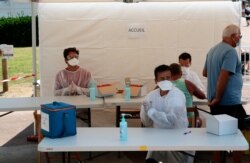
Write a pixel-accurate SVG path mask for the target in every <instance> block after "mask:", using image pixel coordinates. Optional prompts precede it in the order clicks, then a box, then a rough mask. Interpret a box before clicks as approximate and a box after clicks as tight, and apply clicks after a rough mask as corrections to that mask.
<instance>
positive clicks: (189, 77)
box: [182, 70, 206, 92]
mask: <svg viewBox="0 0 250 163" xmlns="http://www.w3.org/2000/svg"><path fill="white" fill-rule="evenodd" d="M182 77H183V78H184V79H185V80H188V81H191V82H192V83H193V84H194V85H195V86H196V87H197V88H199V89H200V90H201V91H203V92H206V89H205V87H204V85H203V84H202V82H201V80H200V78H199V76H198V74H197V73H196V72H194V71H192V70H189V71H188V72H187V74H185V75H183V76H182Z"/></svg>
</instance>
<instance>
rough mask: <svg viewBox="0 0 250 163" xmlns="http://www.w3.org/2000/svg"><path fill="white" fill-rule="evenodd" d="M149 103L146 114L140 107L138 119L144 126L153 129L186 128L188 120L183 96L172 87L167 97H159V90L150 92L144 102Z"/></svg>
mask: <svg viewBox="0 0 250 163" xmlns="http://www.w3.org/2000/svg"><path fill="white" fill-rule="evenodd" d="M144 101H147V102H149V103H150V102H151V104H152V105H151V107H150V109H149V110H148V113H147V112H146V111H145V109H144V106H143V105H142V106H141V112H140V117H141V121H142V123H143V124H144V125H145V126H153V127H155V128H169V129H170V128H187V126H188V119H187V111H186V100H185V96H184V94H183V93H182V92H181V91H180V90H179V89H177V88H176V87H173V88H172V89H171V90H170V91H169V92H168V94H167V95H164V96H161V95H160V89H159V88H158V89H155V90H153V91H151V92H150V93H149V94H148V95H147V96H146V97H145V100H144Z"/></svg>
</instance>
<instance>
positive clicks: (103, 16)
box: [38, 1, 241, 96]
mask: <svg viewBox="0 0 250 163" xmlns="http://www.w3.org/2000/svg"><path fill="white" fill-rule="evenodd" d="M240 13H241V5H240V2H225V1H224V2H214V1H213V2H182V3H180V2H161V3H156V2H152V3H149V2H148V3H129V4H127V3H118V2H114V3H111V2H110V3H67V4H63V3H44V4H43V3H39V4H38V14H39V37H40V38H39V41H40V75H41V93H42V96H49V95H53V86H54V80H55V75H56V73H57V72H58V71H59V70H61V69H63V68H65V67H66V64H65V62H64V58H63V54H62V53H63V49H64V48H67V47H77V48H78V49H79V50H80V65H81V66H82V67H84V68H87V69H88V70H90V71H91V72H92V75H93V77H94V79H95V80H96V81H97V82H114V81H119V82H120V84H119V86H118V87H121V86H122V84H123V81H124V78H125V77H131V78H135V79H140V80H141V81H145V82H147V83H149V85H150V86H149V88H151V86H153V83H154V81H153V79H154V75H153V70H154V68H155V67H156V66H158V65H159V64H171V63H173V62H178V56H179V54H180V53H182V52H184V51H186V52H189V53H191V55H192V57H193V60H192V69H193V70H194V71H196V72H197V73H198V74H199V75H201V71H202V68H203V64H204V61H205V57H206V53H207V51H208V50H209V49H210V48H211V47H212V46H213V45H214V44H216V43H218V42H219V41H221V36H222V30H223V29H224V28H225V26H226V25H228V24H231V23H234V24H237V25H239V24H240V18H241V15H240ZM130 26H139V27H142V28H143V29H144V32H143V33H142V35H138V36H136V37H135V38H133V37H130V35H131V33H130V32H128V30H129V27H130Z"/></svg>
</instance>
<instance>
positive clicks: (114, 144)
mask: <svg viewBox="0 0 250 163" xmlns="http://www.w3.org/2000/svg"><path fill="white" fill-rule="evenodd" d="M186 132H188V134H185V133H186ZM248 149H249V145H248V142H247V141H246V139H245V138H244V136H243V135H242V133H241V131H240V130H238V133H237V134H233V135H224V136H217V135H214V134H210V133H207V132H206V129H205V128H187V129H156V128H128V140H127V141H125V142H121V141H120V140H119V128H95V127H92V128H77V135H75V136H71V137H65V138H58V139H50V138H46V137H45V138H44V139H43V140H42V141H41V142H40V143H39V145H38V151H40V152H73V151H75V152H76V151H228V150H232V151H244V150H248Z"/></svg>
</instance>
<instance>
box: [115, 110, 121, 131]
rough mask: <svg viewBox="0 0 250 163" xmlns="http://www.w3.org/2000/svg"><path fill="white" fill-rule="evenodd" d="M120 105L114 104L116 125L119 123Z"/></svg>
mask: <svg viewBox="0 0 250 163" xmlns="http://www.w3.org/2000/svg"><path fill="white" fill-rule="evenodd" d="M120 114H121V106H116V127H119V126H120V125H119V123H120Z"/></svg>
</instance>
